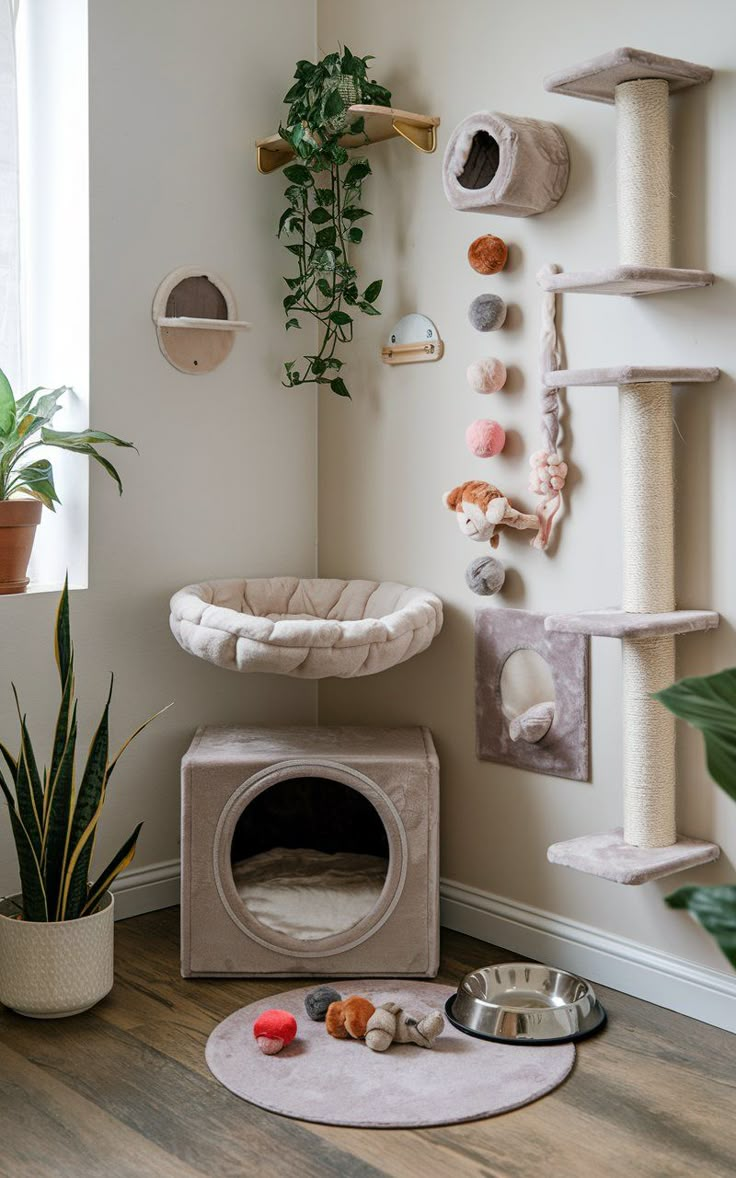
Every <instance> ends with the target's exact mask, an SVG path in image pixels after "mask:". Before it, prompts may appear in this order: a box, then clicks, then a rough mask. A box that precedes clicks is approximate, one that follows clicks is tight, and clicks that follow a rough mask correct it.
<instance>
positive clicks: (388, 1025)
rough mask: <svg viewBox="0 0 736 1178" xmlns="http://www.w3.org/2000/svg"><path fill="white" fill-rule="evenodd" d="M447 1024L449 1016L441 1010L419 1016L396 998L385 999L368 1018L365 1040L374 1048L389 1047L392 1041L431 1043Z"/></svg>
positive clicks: (423, 1044)
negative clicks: (405, 1008) (409, 1010)
mask: <svg viewBox="0 0 736 1178" xmlns="http://www.w3.org/2000/svg"><path fill="white" fill-rule="evenodd" d="M444 1027H445V1020H444V1019H443V1017H442V1015H441V1014H440V1012H439V1010H430V1012H429V1014H425V1015H424V1017H423V1018H421V1019H417V1018H415V1017H414V1015H412V1014H409V1013H408V1012H407V1011H405V1010H402V1008H401V1007H400V1006H398V1005H397V1004H396V1003H395V1002H384V1003H383V1005H382V1006H379V1007H378V1008H377V1009H376V1010H375V1011H374V1012H373V1014H372V1015H371V1017H370V1018H369V1019H368V1026H367V1028H366V1033H365V1041H366V1043H367V1044H368V1046H369V1047H370V1049H371V1051H386V1049H387V1048H389V1047H390V1046H391V1044H392V1043H416V1045H417V1047H431V1046H432V1044H433V1043H434V1041H435V1039H436V1038H437V1036H438V1035H439V1034H441V1032H442V1031H443V1030H444Z"/></svg>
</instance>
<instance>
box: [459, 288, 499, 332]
mask: <svg viewBox="0 0 736 1178" xmlns="http://www.w3.org/2000/svg"><path fill="white" fill-rule="evenodd" d="M505 318H506V304H505V302H504V301H503V299H502V298H501V297H500V295H495V294H481V295H478V296H477V297H476V298H474V299H473V301H472V303H471V304H470V306H469V307H468V319H469V320H470V322H471V324H472V325H473V327H474V328H475V330H476V331H496V330H497V329H498V328H499V327H503V323H504V320H505Z"/></svg>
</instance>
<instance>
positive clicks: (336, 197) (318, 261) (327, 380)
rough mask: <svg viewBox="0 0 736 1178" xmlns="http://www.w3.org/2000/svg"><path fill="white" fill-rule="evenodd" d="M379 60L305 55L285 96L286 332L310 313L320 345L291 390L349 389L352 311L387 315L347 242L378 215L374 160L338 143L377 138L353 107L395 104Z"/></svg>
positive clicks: (288, 378)
mask: <svg viewBox="0 0 736 1178" xmlns="http://www.w3.org/2000/svg"><path fill="white" fill-rule="evenodd" d="M371 60H372V58H371V57H355V56H354V55H353V54H352V53H351V52H350V50H349V49H348V48H347V47H345V49H344V50H343V52H342V54H340V53H330V54H328V55H327V56H326V57H324V58H323V59H322V60H321V61H319V62H317V63H316V64H315V63H313V62H311V61H300V62H298V63H297V67H296V73H295V74H294V77H295V79H296V80H295V82H294V85H293V86H292V87H291V89H290V90H289V92H288V93H287V94H286V96H285V98H284V102H285V103H288V105H289V111H288V114H287V117H286V119H285V121H284V124H283V125H282V126H280V127H279V134H280V135H281V137H282V138H283V139H284V140H285V141H286V142H287V143H288V144H289V145H290V146H291V147H292V148H293V150H294V153H295V155H296V157H297V162H296V163H294V164H291V165H290V166H289V167H287V168H286V169H285V171H284V175H285V176H286V179H287V180H288V182H289V183H288V187H287V189H286V194H285V195H286V199H287V202H288V204H287V207H286V208H285V209H284V211H283V213H282V214H281V218H280V220H279V229H278V234H279V237H281V236H282V235H284V234H286V235H288V237H289V242H288V244H287V246H286V248H287V249H288V250H289V252H290V253H291V254H293V255H294V257H295V258H296V260H297V265H298V272H297V274H296V275H295V276H294V277H291V278H285V279H284V281H285V282H286V285H287V287H288V288H289V293H288V295H287V296H286V298H285V299H284V311H285V313H286V329H287V331H289V330H291V329H297V328H301V326H302V323H301V318H300V317H301V316H303V315H307V316H309V317H311V318H312V319H313V320H315V321H316V323H317V324H318V330H319V346H318V349H317V351H316V352H315V353H314V354H312V355H306V356H304V362H303V366H302V365H301V364H300V366H299V367H297V361H295V360H289V361H288V362H287V363H286V364H285V365H284V367H285V379H284V381H283V383H284V384H285V385H286V386H287V387H293V386H296V385H304V384H317V385H329V387H330V388H331V389H332V391H333V392H334V393H336V394H337V395H338V396H340V397H349V396H350V393H349V391H348V388H347V386H346V384H345V381H344V380H343V378H342V376H341V375H340V372H341V369H342V367H343V361H342V360H341V359H340V358H339V356H338V355H337V351H338V348H339V346H340V345H341V344H347V343H349V342H350V341H351V340H352V338H353V316H352V314H351V310H352V309H354V308H357V309H358V310H359V311H362V312H363V314H365V315H378V314H380V312H379V311H378V309H377V308H376V306H375V303H376V300H377V299H378V296H379V294H380V293H381V286H382V282H381V280H380V279H377V280H376V281H374V282H371V283H370V284H369V285H368V286H367V287H366V288H365V289H364V290H363V291H361V290H360V288H359V286H358V282H357V271H356V270H355V267H354V266H352V265H351V263H350V259H349V256H348V251H349V247H350V246H351V245H358V244H359V243H360V241H361V239H362V237H363V230H362V228H361V227H360V225H359V224H358V222H360V221H361V220H363V218H364V217H368V216H370V214H369V212H368V211H367V210H366V209H364V208H362V207H361V205H360V201H361V194H362V187H363V181H364V180H365V179H366V177H367V176H369V175H370V174H371V166H370V164H369V163H368V161H367V160H366V159H363V158H355V157H353V159H352V162H350V163H349V157H348V152H347V150H346V149H345V147H343V146H341V145H340V137H341V136H342V135H344V134H345V132H346V131H348V132H349V133H350V135H354V136H361V135H362V136H364V137H365V142H366V143H368V142H370V140H369V138H368V136H367V135H366V133H365V119H364V118H363V117H358V118H354V117H352V116H350V114H349V112H348V107H349V106H351V105H353V104H355V103H362V104H366V105H379V106H390V104H391V94H390V92H389V91H388V90H386V89H385V87H383V86H380V85H379V84H378V83H377V82H372V81H370V80H369V79H368V62H369V61H371Z"/></svg>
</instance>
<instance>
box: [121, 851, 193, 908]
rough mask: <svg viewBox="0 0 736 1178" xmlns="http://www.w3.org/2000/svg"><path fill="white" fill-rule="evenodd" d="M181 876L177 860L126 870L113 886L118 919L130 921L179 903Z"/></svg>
mask: <svg viewBox="0 0 736 1178" xmlns="http://www.w3.org/2000/svg"><path fill="white" fill-rule="evenodd" d="M179 875H180V863H179V860H178V859H169V860H168V862H166V863H154V864H153V865H152V866H151V867H130V868H129V869H128V870H127V871H123V872H122V874H121V875H119V876H118V878H117V879H116V880H115V883H114V884H113V885H112V889H111V890H112V891H113V892H114V893H115V919H116V920H127V919H128V918H129V917H130V916H142V915H143V913H144V912H156V911H157V910H158V909H159V908H171V907H173V905H174V904H178V903H179Z"/></svg>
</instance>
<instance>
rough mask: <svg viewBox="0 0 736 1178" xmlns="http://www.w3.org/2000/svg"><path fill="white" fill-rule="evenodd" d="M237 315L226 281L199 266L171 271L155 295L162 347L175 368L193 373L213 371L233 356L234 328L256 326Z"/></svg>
mask: <svg viewBox="0 0 736 1178" xmlns="http://www.w3.org/2000/svg"><path fill="white" fill-rule="evenodd" d="M237 314H238V310H237V306H236V303H235V296H234V295H233V293H232V291H231V290H230V288H229V287H228V285H227V283H225V282H224V281H223V279H222V278H219V277H218V276H217V275H215V274H213V273H212V271H204V270H202V269H201V268H197V267H185V266H183V267H181V268H180V269H178V270H174V271H172V273H171V274H169V275H168V276H167V277H166V278H164V280H163V282H162V283H161V285H160V286H159V288H158V290H157V291H156V294H155V295H154V297H153V307H152V316H153V322H154V323H155V325H156V336H157V338H158V345H159V347H160V349H161V352H162V353H163V355H164V356H165V357H166V359H167V360H168V361H169V364H173V366H174V368H178V369H179V371H180V372H187V373H189V374H190V375H199V374H201V373H203V372H211V371H212V369H213V368H217V366H218V365H219V364H222V362H223V360H225V359H226V357H227V356H229V354H230V351H231V350H232V346H233V342H234V339H235V332H236V331H247V330H248V329H249V328H250V327H251V326H252V324H250V323H246V322H245V321H244V320H242V319H238V317H237Z"/></svg>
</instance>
